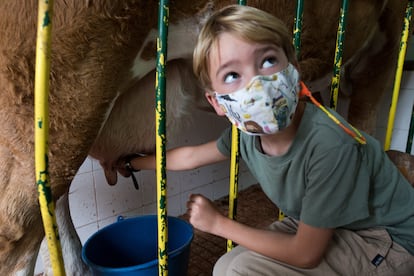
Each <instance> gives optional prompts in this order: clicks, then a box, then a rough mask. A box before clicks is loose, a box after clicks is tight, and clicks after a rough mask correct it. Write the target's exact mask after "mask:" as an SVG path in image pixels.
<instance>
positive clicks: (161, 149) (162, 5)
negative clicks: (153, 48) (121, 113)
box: [155, 0, 169, 276]
mask: <svg viewBox="0 0 414 276" xmlns="http://www.w3.org/2000/svg"><path fill="white" fill-rule="evenodd" d="M168 20H169V1H168V0H160V2H159V9H158V37H157V64H156V80H155V90H156V103H155V121H156V143H155V144H156V175H157V184H158V185H157V210H158V212H157V214H158V216H157V222H158V275H161V276H167V275H168V216H167V176H166V168H165V166H166V122H165V121H166V118H165V114H166V112H165V110H166V104H165V99H166V78H165V68H166V62H167V41H168Z"/></svg>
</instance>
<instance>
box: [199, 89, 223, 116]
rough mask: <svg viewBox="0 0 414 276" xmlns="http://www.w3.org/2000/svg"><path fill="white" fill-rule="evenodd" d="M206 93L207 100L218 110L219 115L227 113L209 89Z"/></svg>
mask: <svg viewBox="0 0 414 276" xmlns="http://www.w3.org/2000/svg"><path fill="white" fill-rule="evenodd" d="M204 95H205V96H206V99H207V101H208V102H209V103H210V104H211V106H212V107H213V108H214V110H215V111H216V113H217V115H219V116H224V115H225V113H224V111H223V109H222V108H221V106H220V104H219V103H218V102H217V99H216V97H215V96H214V95H213V94H212V93H210V92H208V91H207V92H206V93H205V94H204Z"/></svg>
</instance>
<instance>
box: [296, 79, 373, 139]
mask: <svg viewBox="0 0 414 276" xmlns="http://www.w3.org/2000/svg"><path fill="white" fill-rule="evenodd" d="M300 86H301V90H300V92H299V96H307V97H308V98H309V99H310V100H311V102H312V103H313V104H314V105H316V106H317V107H318V108H320V109H321V110H322V111H323V112H324V113H325V114H326V115H327V116H328V117H329V118H330V119H331V120H332V121H334V122H335V123H336V124H337V125H338V126H340V127H341V128H342V129H343V130H344V131H345V132H346V133H347V134H348V135H350V136H351V137H352V138H354V139H355V140H356V141H357V142H358V143H360V144H362V145H365V144H366V143H367V142H366V140H365V137H364V136H362V134H361V133H360V132H359V131H358V130H357V129H356V128H354V127H353V126H351V125H350V127H351V128H352V130H351V129H349V128H347V127H346V126H344V125H343V124H342V123H341V122H340V121H339V120H338V119H337V118H336V117H335V116H334V115H333V114H332V113H331V112H329V110H328V109H326V108H325V107H324V106H323V105H321V104H320V103H319V102H318V101H317V100H316V99H315V98H314V97H313V96H312V93H311V92H310V91H309V89H308V88H307V87H306V85H305V84H304V83H303V82H302V81H301V82H300Z"/></svg>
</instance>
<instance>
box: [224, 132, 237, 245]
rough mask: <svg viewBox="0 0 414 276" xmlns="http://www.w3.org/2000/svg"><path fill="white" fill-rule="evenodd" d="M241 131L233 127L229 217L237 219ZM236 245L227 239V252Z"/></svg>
mask: <svg viewBox="0 0 414 276" xmlns="http://www.w3.org/2000/svg"><path fill="white" fill-rule="evenodd" d="M238 175H239V131H238V129H237V127H236V126H234V125H233V126H232V128H231V159H230V189H229V214H228V217H229V218H231V219H236V215H237V193H238V190H239V183H238V182H239V181H238ZM233 247H234V243H233V241H232V240H227V252H228V251H231V250H232V249H233Z"/></svg>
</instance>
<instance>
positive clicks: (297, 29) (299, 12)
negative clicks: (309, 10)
mask: <svg viewBox="0 0 414 276" xmlns="http://www.w3.org/2000/svg"><path fill="white" fill-rule="evenodd" d="M302 18H303V0H297V1H296V15H295V22H294V27H293V45H294V46H295V52H296V58H297V59H298V60H299V58H300V47H301V34H302Z"/></svg>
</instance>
